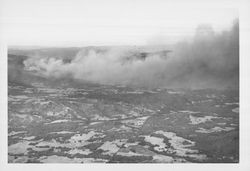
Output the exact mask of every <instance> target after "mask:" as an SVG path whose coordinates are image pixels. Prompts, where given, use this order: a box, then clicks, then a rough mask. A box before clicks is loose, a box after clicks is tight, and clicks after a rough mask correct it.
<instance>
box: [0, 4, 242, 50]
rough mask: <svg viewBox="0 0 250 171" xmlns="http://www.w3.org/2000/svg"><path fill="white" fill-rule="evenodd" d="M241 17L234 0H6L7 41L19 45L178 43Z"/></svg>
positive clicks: (1, 15)
mask: <svg viewBox="0 0 250 171" xmlns="http://www.w3.org/2000/svg"><path fill="white" fill-rule="evenodd" d="M225 2H226V3H225ZM237 17H238V10H237V5H236V3H235V1H230V0H227V1H224V0H222V1H219V2H218V1H215V0H210V1H198V0H189V1H184V0H183V1H181V0H177V1H169V0H144V1H143V0H0V24H1V29H2V33H3V35H4V39H5V40H6V42H7V43H8V45H17V46H26V45H28V46H89V45H97V46H102V45H148V44H149V45H150V44H154V43H156V42H158V43H166V42H167V43H172V42H176V41H178V40H180V39H183V38H187V37H190V36H192V35H193V34H194V32H195V28H196V27H197V26H198V25H199V24H211V25H212V26H213V28H214V30H215V31H221V30H224V29H227V28H230V26H231V24H232V21H233V20H234V19H235V18H237Z"/></svg>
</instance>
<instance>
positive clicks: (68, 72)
mask: <svg viewBox="0 0 250 171" xmlns="http://www.w3.org/2000/svg"><path fill="white" fill-rule="evenodd" d="M130 54H133V50H131V49H126V48H125V49H124V48H110V49H109V50H107V51H105V52H98V51H95V50H94V49H91V50H85V49H83V50H82V51H80V52H79V53H78V54H77V55H76V57H75V58H74V59H73V60H72V61H71V62H70V63H64V62H63V60H62V59H56V58H44V57H34V58H29V59H28V60H26V61H24V65H25V68H26V69H27V70H33V71H34V70H35V71H37V72H38V74H40V75H42V76H46V77H55V78H62V77H68V76H70V77H73V78H75V79H79V80H86V81H91V82H96V83H104V84H141V83H146V84H154V83H153V82H152V83H150V82H151V81H153V80H154V77H155V76H157V75H159V74H160V73H162V72H163V70H164V68H165V67H166V64H167V63H166V61H165V60H164V59H162V58H161V57H160V56H157V55H155V56H153V55H151V56H149V57H148V58H147V59H146V60H145V61H144V60H133V59H126V57H129V55H130Z"/></svg>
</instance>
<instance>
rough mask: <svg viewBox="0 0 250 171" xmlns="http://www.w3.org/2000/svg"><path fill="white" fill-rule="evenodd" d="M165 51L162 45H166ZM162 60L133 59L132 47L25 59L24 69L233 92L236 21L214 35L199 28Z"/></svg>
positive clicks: (207, 28)
mask: <svg viewBox="0 0 250 171" xmlns="http://www.w3.org/2000/svg"><path fill="white" fill-rule="evenodd" d="M166 49H167V47H166ZM168 50H172V52H171V53H169V54H168V55H169V56H168V57H167V58H165V57H162V55H159V54H158V53H148V55H147V57H146V58H145V59H144V58H143V59H140V58H136V54H140V53H141V51H140V50H138V49H136V48H132V47H130V48H128V47H123V48H122V47H110V48H107V49H105V50H97V49H95V48H88V49H86V48H85V49H83V50H80V51H79V52H78V54H77V55H76V56H75V57H74V58H72V59H71V60H70V61H68V62H65V61H63V59H60V58H53V57H44V56H42V57H41V56H37V57H30V58H28V59H26V60H24V62H23V64H24V68H25V70H28V71H32V72H33V73H36V74H37V75H39V76H41V77H45V78H54V79H63V78H70V79H77V80H82V81H90V82H94V83H100V84H124V85H136V86H142V87H177V88H222V87H233V88H238V86H239V85H238V84H239V23H238V20H237V21H235V22H234V24H233V27H232V28H231V29H230V30H229V31H224V32H221V33H215V32H214V31H213V29H212V28H211V27H210V26H206V25H205V26H204V25H201V26H199V27H198V28H197V30H196V35H195V36H194V38H193V40H191V41H188V42H179V43H176V44H175V45H174V46H173V47H172V48H171V49H168Z"/></svg>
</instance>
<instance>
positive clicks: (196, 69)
mask: <svg viewBox="0 0 250 171" xmlns="http://www.w3.org/2000/svg"><path fill="white" fill-rule="evenodd" d="M224 2H226V1H224ZM228 2H230V3H228V4H227V3H220V2H218V1H213V0H212V1H203V2H202V3H201V2H198V1H196V0H190V1H177V2H175V1H168V0H167V1H164V0H155V1H153V0H145V1H142V0H135V1H132V0H127V1H125V0H124V1H120V0H118V1H114V0H103V1H101V0H93V1H90V0H72V1H70V0H10V1H6V0H4V1H1V6H2V7H0V9H1V13H0V18H1V20H0V21H1V23H0V24H1V25H2V26H1V27H2V33H3V37H2V38H3V39H4V41H5V45H6V46H5V48H6V58H5V59H6V60H5V62H6V80H7V83H6V86H7V88H6V96H7V97H6V104H7V107H6V109H7V111H6V113H4V112H3V113H1V115H6V116H4V117H6V121H5V123H4V124H2V125H1V129H2V127H4V129H6V132H7V133H6V134H5V135H4V136H5V138H6V145H7V146H6V147H3V148H5V150H6V154H5V155H4V158H7V163H8V164H14V163H19V164H20V163H26V164H31V163H33V164H39V165H41V164H42V163H43V164H46V163H54V164H63V163H71V164H77V163H80V164H82V165H84V164H90V163H102V164H104V163H106V164H109V163H116V164H121V163H123V164H124V163H127V164H128V163H130V164H132V163H137V164H145V163H147V164H155V163H161V164H177V163H178V164H180V163H181V164H184V163H196V164H197V163H199V164H208V163H210V164H211V163H213V164H216V163H223V164H226V163H231V164H239V163H240V162H241V158H240V149H241V148H244V147H241V146H240V143H241V141H240V138H241V136H246V134H247V132H244V133H243V134H241V132H240V130H241V129H240V126H241V122H240V117H241V116H242V112H241V110H240V109H241V107H240V106H241V100H240V69H241V68H240V57H241V58H244V57H246V56H244V57H242V55H241V56H240V48H241V44H240V34H241V31H240V30H241V29H242V28H243V27H241V22H242V23H243V25H244V21H245V20H242V21H241V18H240V14H241V13H240V9H239V8H238V6H237V5H232V4H234V3H235V1H228ZM233 2H234V3H233ZM243 29H244V28H243ZM247 29H248V32H249V28H247ZM247 29H246V30H247ZM1 66H2V65H1ZM243 84H244V83H243ZM243 108H244V107H243ZM2 110H3V109H2ZM245 114H247V113H244V115H245ZM248 157H249V155H248ZM243 160H244V159H243Z"/></svg>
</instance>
